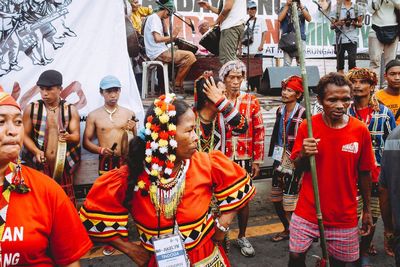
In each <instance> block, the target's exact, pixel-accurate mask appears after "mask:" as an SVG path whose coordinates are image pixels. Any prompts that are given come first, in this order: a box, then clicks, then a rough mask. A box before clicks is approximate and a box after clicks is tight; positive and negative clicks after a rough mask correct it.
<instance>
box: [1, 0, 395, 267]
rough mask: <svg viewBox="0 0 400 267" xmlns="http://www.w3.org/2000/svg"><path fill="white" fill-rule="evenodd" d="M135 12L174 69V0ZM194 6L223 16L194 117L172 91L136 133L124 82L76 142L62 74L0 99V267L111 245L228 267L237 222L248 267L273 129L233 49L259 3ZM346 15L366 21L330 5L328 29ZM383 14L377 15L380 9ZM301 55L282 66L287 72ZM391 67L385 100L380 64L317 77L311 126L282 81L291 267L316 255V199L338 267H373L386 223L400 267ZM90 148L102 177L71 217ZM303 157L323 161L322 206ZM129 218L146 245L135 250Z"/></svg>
mask: <svg viewBox="0 0 400 267" xmlns="http://www.w3.org/2000/svg"><path fill="white" fill-rule="evenodd" d="M392 1H393V3H392V7H393V8H395V6H396V5H397V4H396V3H397V2H396V0H392ZM383 3H385V4H388V3H387V2H381V5H383ZM131 4H132V6H131V7H132V16H131V19H132V22H133V25H134V27H135V28H136V29H137V28H139V31H142V32H143V33H144V44H145V51H146V52H145V53H146V55H147V56H148V57H149V58H150V59H156V60H160V61H164V62H171V60H173V58H172V57H171V51H170V48H169V47H168V46H167V45H166V43H168V42H169V41H170V40H171V39H172V40H174V39H176V38H177V36H178V34H179V29H178V28H175V29H174V32H173V33H172V38H171V37H170V36H165V31H166V28H165V25H164V24H163V19H165V18H167V17H168V16H169V15H170V14H169V13H170V12H171V11H173V10H174V4H173V2H171V1H165V3H164V4H163V5H159V6H157V7H156V8H155V9H154V10H150V9H148V8H144V7H141V6H140V5H139V4H138V1H137V0H132V3H131ZM199 5H200V6H201V7H202V8H205V9H209V10H210V11H212V12H214V13H217V14H218V17H217V20H216V21H215V25H220V27H221V41H220V47H219V49H220V50H219V59H220V61H221V63H222V67H221V68H220V70H219V72H218V75H214V73H212V72H209V71H207V72H204V73H203V74H202V75H201V76H200V77H199V78H198V79H197V80H196V81H195V84H194V92H195V93H194V106H193V107H191V106H190V105H189V104H188V103H187V102H186V101H185V100H182V99H179V98H177V97H176V95H175V94H165V95H161V96H160V97H157V98H156V99H155V100H154V102H153V103H152V104H151V106H150V107H149V108H148V109H147V112H146V115H145V118H144V122H143V125H142V126H140V125H137V121H138V120H137V119H136V117H135V113H134V112H133V111H131V110H129V109H127V108H124V107H122V106H120V105H119V104H118V101H119V96H120V93H121V90H122V89H123V88H122V86H121V82H120V81H119V80H118V78H117V77H114V76H110V75H108V76H105V77H103V78H102V79H101V81H100V82H99V94H100V95H101V96H102V97H103V99H104V104H103V105H102V106H101V107H99V108H97V109H95V110H93V111H91V112H90V113H89V114H88V116H87V120H86V125H85V129H84V133H83V137H82V140H81V135H80V116H79V114H78V111H77V109H76V107H75V106H74V105H72V104H70V103H68V102H67V101H65V100H62V98H61V96H60V94H61V91H62V89H63V87H62V85H63V76H62V73H60V72H59V71H56V70H46V71H44V72H43V73H41V74H40V75H39V77H38V80H37V83H36V85H37V87H38V88H39V92H40V99H39V100H37V101H34V102H32V103H30V104H29V105H27V107H26V108H25V110H23V111H22V110H21V108H20V106H19V105H18V103H17V102H16V101H15V100H14V99H13V98H12V96H10V95H9V94H8V93H5V92H4V91H3V89H2V88H1V89H0V152H1V153H0V188H1V192H2V198H1V201H0V205H1V206H0V209H1V212H0V217H1V220H0V237H1V240H2V241H1V244H0V253H1V257H0V260H1V264H0V266H12V265H28V266H30V265H33V266H35V265H37V266H39V265H40V266H54V265H60V266H69V267H76V266H79V259H80V258H81V257H82V256H84V255H85V254H86V253H87V252H88V251H89V249H90V248H91V247H92V242H91V240H90V238H91V239H92V240H93V241H97V242H102V243H106V244H107V245H108V246H110V247H108V248H107V249H106V250H105V251H106V252H107V251H109V252H110V251H111V252H112V250H113V249H118V250H120V251H121V252H123V253H124V254H126V255H127V256H128V257H129V258H130V259H131V260H132V261H133V262H135V263H136V264H137V265H139V266H164V264H165V262H168V263H169V264H174V265H175V266H231V263H230V262H229V258H228V252H229V242H228V241H229V226H230V224H231V222H232V221H233V220H234V218H235V217H237V221H238V225H239V232H238V236H237V238H235V245H236V246H237V247H238V248H239V250H240V252H241V254H242V255H243V256H245V257H252V256H255V255H256V251H255V249H254V247H253V246H252V244H251V243H250V241H249V239H247V238H246V228H247V223H248V220H249V203H250V201H251V200H252V198H253V197H254V195H255V193H256V188H255V186H254V184H253V178H254V177H257V176H259V175H260V164H262V163H263V162H264V142H265V129H264V122H263V116H262V108H261V105H260V103H259V101H258V99H257V96H256V95H255V94H252V93H248V92H243V91H241V84H242V82H243V81H244V80H245V79H246V75H247V73H246V66H245V64H244V63H243V62H242V61H240V60H238V59H237V48H238V44H239V43H240V41H241V40H242V36H243V34H244V32H245V24H247V28H252V29H253V30H255V29H257V31H258V33H259V34H262V33H263V32H265V31H264V26H263V23H260V22H257V19H256V17H255V13H256V12H254V10H255V9H256V4H255V3H254V1H249V3H248V6H247V7H246V2H245V1H239V0H226V1H225V2H224V5H221V6H220V7H219V8H218V7H213V6H211V5H210V4H209V3H208V2H206V1H199ZM290 5H291V2H290V1H289V2H288V4H286V5H285V6H284V7H282V9H281V10H280V15H279V20H280V21H281V22H282V23H281V25H283V27H285V29H286V30H285V31H290V29H291V28H293V27H292V26H293V25H292V26H291V24H292V23H293V21H292V19H291V18H287V17H288V16H291V15H290V14H291V11H290ZM298 8H299V16H300V17H301V21H303V22H301V23H304V21H306V20H307V21H309V19H310V16H309V13H308V10H307V8H306V7H304V6H303V5H302V4H299V5H298ZM349 8H350V9H352V12H350V13H351V14H353V15H354V16H355V19H354V21H353V22H351V23H352V24H351V25H350V26H354V27H359V25H360V20H359V19H358V18H359V17H361V16H362V15H361V13H358V11H357V10H356V8H355V7H354V5H353V4H352V3H351V1H349V0H345V1H344V2H343V4H342V6H341V7H340V8H337V11H336V12H337V16H338V17H337V19H336V20H335V22H334V23H335V27H342V26H343V25H340V24H341V23H342V22H341V21H340V17H341V16H342V14H344V13H347V11H346V10H349ZM396 8H397V6H396ZM246 9H247V11H248V12H249V14H250V18H249V19H248V20H247V23H246V17H245V16H243V14H245V12H244V13H243V12H242V11H243V10H244V11H245V10H246ZM375 10H376V11H377V12H378V13H379V7H377V6H375ZM385 10H387V9H385ZM345 11H346V12H345ZM152 12H153V14H151V13H152ZM150 14H151V15H150ZM146 16H147V18H146V22H145V23H144V25H143V24H142V18H143V17H146ZM377 20H378V19H377ZM285 21H286V22H285ZM343 23H344V25H345V27H349V26H347V25H346V22H343ZM377 23H378V22H377ZM256 25H257V26H256ZM284 25H286V26H284ZM377 25H379V24H377ZM210 26H211V27H213V26H214V25H210ZM381 26H382V25H381ZM302 31H303V33H304V28H303V30H302ZM302 36H303V34H302ZM371 38H372V37H371V36H370V39H371ZM397 38H398V37H397ZM377 39H378V42H380V40H379V37H378V38H377ZM303 40H304V39H303ZM370 41H371V40H370ZM253 42H255V43H254V46H255V47H253V48H251V50H250V48H249V49H248V50H247V51H256V52H255V53H257V54H260V52H261V51H262V49H260V48H262V45H261V43H258V42H262V38H261V39H256V38H254V40H253ZM350 43H351V42H350ZM247 45H248V46H249V45H250V44H249V43H247ZM346 49H347V48H346ZM348 49H350V50H351V49H352V46H351V45H349V47H348ZM385 49H386V46H385ZM347 51H349V50H347ZM243 52H246V49H243ZM295 57H296V55H293V54H292V55H291V54H290V53H288V55H286V56H285V62H286V61H287V64H290V63H291V61H292V59H293V58H295ZM385 59H387V62H386V65H385V72H384V77H385V79H386V81H387V87H385V88H382V89H380V90H377V89H376V88H375V87H376V86H377V84H378V79H379V78H378V77H379V76H378V74H377V73H376V70H375V68H373V67H372V66H371V68H369V69H368V68H358V67H356V66H355V64H354V65H351V66H352V68H351V69H350V70H349V71H348V72H347V73H344V68H343V66H342V65H340V66H338V72H335V73H329V74H327V75H325V76H323V77H322V78H321V79H320V80H319V82H318V85H317V89H316V93H317V101H318V105H319V107H320V108H319V109H315V114H313V116H312V117H311V120H310V121H307V120H306V109H305V107H304V106H303V105H302V100H303V94H304V90H306V88H304V83H303V79H302V77H300V76H296V75H295V76H289V77H287V78H286V79H284V80H283V81H282V86H281V88H282V93H281V97H282V98H281V99H282V105H280V106H279V107H278V109H277V111H276V120H275V124H274V128H273V133H272V137H271V142H270V147H269V153H268V155H269V156H270V157H272V158H273V160H274V163H273V177H272V189H271V194H270V199H271V202H273V204H274V207H275V211H276V214H277V216H278V218H279V220H280V221H281V223H282V225H283V228H284V230H283V231H282V232H280V233H277V234H275V235H274V236H272V238H271V241H272V242H280V241H283V240H289V251H290V252H289V262H288V266H290V267H301V266H305V259H306V254H307V251H308V249H309V248H310V246H311V244H312V243H313V242H314V241H315V240H316V239H319V238H321V233H320V231H319V227H318V219H321V218H317V212H316V201H318V202H319V203H320V205H321V211H322V220H323V225H324V227H325V232H324V237H325V239H326V241H327V250H328V253H329V260H330V263H331V266H335V267H336V266H345V265H346V264H347V263H355V264H357V266H371V263H370V259H369V255H373V254H374V253H376V249H375V246H374V244H373V243H372V240H373V236H374V231H375V225H376V223H377V221H378V218H379V217H380V216H381V215H382V219H383V222H384V240H385V242H384V248H385V252H386V254H388V255H389V256H395V260H396V263H397V265H399V266H400V234H399V233H400V219H399V210H398V203H399V201H398V200H399V194H398V188H399V183H398V181H400V179H399V173H400V170H399V164H398V163H399V159H400V134H399V133H400V126H397V127H396V124H397V125H400V61H399V60H396V59H391V58H390V57H388V58H386V57H385ZM174 60H175V61H176V65H177V66H178V68H179V71H178V75H177V79H176V80H175V86H176V87H177V88H180V87H182V86H183V80H184V78H185V76H186V74H187V72H188V71H189V69H190V66H191V65H192V64H193V63H194V62H195V60H196V58H195V57H194V55H193V53H191V52H188V51H181V50H177V51H175V57H174ZM349 61H350V59H349ZM341 62H342V61H341ZM371 62H372V59H371ZM341 64H342V63H341ZM349 64H350V63H349ZM351 64H353V63H351ZM339 67H340V68H339ZM309 124H311V125H312V133H313V135H312V136H313V137H310V136H309V135H308V126H309ZM96 139H97V140H96ZM81 141H82V144H83V147H84V148H85V149H87V150H88V151H89V152H90V153H93V154H98V156H99V165H98V171H99V178H97V179H96V181H95V183H94V184H93V186H92V188H91V190H90V192H89V193H88V195H87V197H86V199H85V201H84V203H83V205H82V206H81V207H80V208H79V213H78V212H77V210H76V208H77V207H76V199H75V195H74V189H73V179H74V174H75V172H76V169H77V166H78V165H79V163H80V152H81ZM310 157H315V168H316V174H317V177H318V181H317V184H318V187H319V192H320V194H319V200H317V199H315V195H314V191H313V182H312V175H311V173H312V166H311V164H310ZM336 158H338V159H340V162H338V161H336V160H335V159H336ZM38 215H40V216H38ZM129 216H131V217H132V218H133V222H134V224H135V229H136V230H137V232H138V234H139V239H140V243H135V242H132V240H130V239H129V231H128V218H129ZM65 227H67V229H68V231H65V229H66V228H65ZM85 229H86V231H85ZM71 236H73V238H71ZM89 237H90V238H89ZM231 238H232V237H231Z"/></svg>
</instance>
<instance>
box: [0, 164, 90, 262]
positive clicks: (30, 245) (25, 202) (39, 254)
mask: <svg viewBox="0 0 400 267" xmlns="http://www.w3.org/2000/svg"><path fill="white" fill-rule="evenodd" d="M22 176H23V178H24V179H25V183H26V184H27V185H28V186H29V187H30V188H31V191H30V192H28V193H26V194H19V193H16V192H11V196H10V202H9V206H8V213H7V221H6V225H5V230H4V234H3V242H2V244H1V248H2V253H1V254H2V260H3V262H2V263H3V265H2V266H13V265H14V266H22V265H23V266H25V265H26V266H35V267H39V266H40V267H44V266H55V265H67V264H70V263H73V262H75V261H77V260H79V259H80V258H81V257H82V256H83V255H85V254H86V252H87V251H89V249H90V248H91V247H92V242H91V241H90V239H89V237H88V235H87V233H86V231H85V228H84V227H83V225H82V223H81V222H80V220H79V217H78V213H77V211H76V209H75V207H74V205H73V204H72V202H71V201H70V200H69V198H68V197H67V195H66V194H65V193H64V191H63V190H62V189H61V187H60V186H59V185H58V184H57V183H56V182H55V181H54V180H52V179H50V178H49V177H47V176H45V175H43V174H42V173H40V172H38V171H36V170H34V169H31V168H28V167H25V166H22ZM0 189H1V190H2V187H0Z"/></svg>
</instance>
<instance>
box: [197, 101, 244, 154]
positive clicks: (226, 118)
mask: <svg viewBox="0 0 400 267" xmlns="http://www.w3.org/2000/svg"><path fill="white" fill-rule="evenodd" d="M215 106H216V107H217V108H218V111H219V113H218V116H217V118H216V120H217V121H216V123H215V127H214V133H213V134H214V147H213V148H212V149H211V150H214V149H215V150H220V151H225V142H226V137H225V136H226V128H227V126H228V125H229V126H230V127H231V128H232V131H233V133H234V134H236V135H238V134H242V133H245V132H246V131H247V129H248V124H247V120H246V118H245V117H244V116H243V115H242V114H240V113H239V112H238V111H237V109H235V107H234V106H233V105H232V103H230V102H229V101H228V100H227V99H226V98H221V99H220V100H219V101H218V102H217V103H216V104H215ZM196 114H197V113H196ZM196 127H199V133H200V134H199V138H200V142H201V146H202V150H203V151H204V152H209V151H210V148H209V147H208V146H207V145H208V141H209V140H208V139H210V138H209V136H210V135H211V130H212V128H213V127H212V123H209V124H205V123H203V122H201V121H200V124H199V125H196ZM207 137H208V138H207Z"/></svg>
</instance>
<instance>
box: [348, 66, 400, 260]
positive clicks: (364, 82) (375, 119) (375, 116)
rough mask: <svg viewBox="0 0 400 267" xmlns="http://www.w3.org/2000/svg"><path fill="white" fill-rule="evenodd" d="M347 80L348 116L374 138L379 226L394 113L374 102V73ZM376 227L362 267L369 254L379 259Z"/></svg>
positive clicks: (374, 206) (359, 71)
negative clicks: (385, 154) (350, 99)
mask: <svg viewBox="0 0 400 267" xmlns="http://www.w3.org/2000/svg"><path fill="white" fill-rule="evenodd" d="M347 78H348V79H349V80H350V82H351V83H352V84H353V88H352V95H353V103H352V104H351V105H350V108H349V115H351V116H353V117H356V118H357V119H359V120H360V121H362V122H364V123H365V126H366V127H367V128H368V130H369V132H370V134H371V140H372V148H373V150H374V154H375V161H376V165H375V167H374V168H373V170H372V171H371V178H372V187H371V198H370V206H371V215H372V222H373V225H375V224H376V222H377V221H378V218H379V217H380V215H381V212H380V208H379V173H380V163H381V158H382V154H383V149H384V147H385V140H386V138H387V137H388V135H389V134H390V133H391V132H392V130H394V128H396V120H395V118H394V115H393V113H392V111H391V110H390V109H389V108H387V107H386V106H384V105H382V104H381V103H379V102H378V100H377V99H376V98H375V95H374V91H375V86H376V85H377V84H378V78H377V75H376V73H375V72H374V71H372V70H370V69H367V68H353V69H351V70H350V71H349V72H348V73H347ZM357 198H358V208H357V212H358V214H357V215H358V217H361V212H362V210H363V199H362V196H361V193H360V190H358V196H357ZM374 232H375V226H373V227H372V229H371V232H370V234H369V235H367V236H362V237H361V244H360V253H361V256H360V260H361V264H363V266H364V265H367V263H368V264H369V257H368V254H371V255H376V254H377V252H376V249H375V247H374V245H373V244H372V243H371V242H372V239H373V237H374ZM386 241H387V240H386V232H385V250H386V251H387V253H389V254H390V248H389V247H388V245H387V242H386Z"/></svg>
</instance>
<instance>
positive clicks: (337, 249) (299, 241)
mask: <svg viewBox="0 0 400 267" xmlns="http://www.w3.org/2000/svg"><path fill="white" fill-rule="evenodd" d="M289 230H290V240H289V250H290V252H294V253H305V252H306V251H307V250H308V248H309V247H310V246H311V244H312V242H313V238H316V237H319V230H318V224H314V223H311V222H309V221H307V220H305V219H303V218H301V217H299V216H297V215H296V214H293V215H292V220H291V221H290V229H289ZM325 238H326V243H327V248H328V253H329V255H330V256H332V257H333V258H335V259H337V260H340V261H343V262H354V261H356V260H357V259H358V258H359V253H360V251H359V241H358V227H354V228H332V227H331V228H325Z"/></svg>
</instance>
